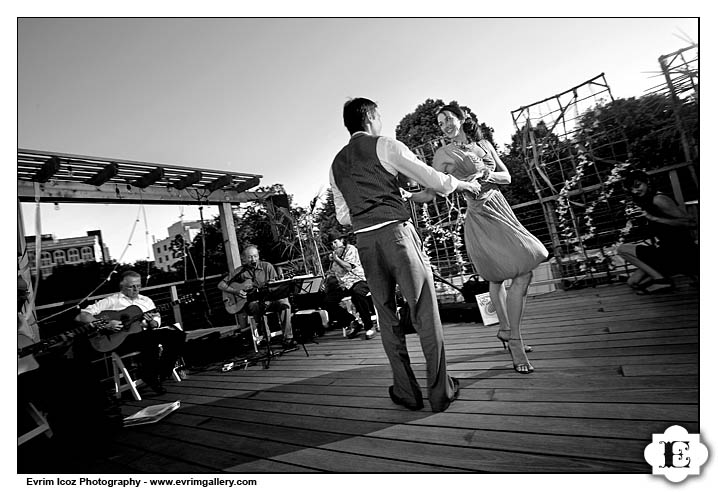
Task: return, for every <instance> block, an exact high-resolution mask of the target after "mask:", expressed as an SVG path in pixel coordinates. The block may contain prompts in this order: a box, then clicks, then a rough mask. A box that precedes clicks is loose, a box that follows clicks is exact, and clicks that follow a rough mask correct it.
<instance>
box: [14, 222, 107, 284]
mask: <svg viewBox="0 0 718 492" xmlns="http://www.w3.org/2000/svg"><path fill="white" fill-rule="evenodd" d="M25 243H26V244H27V252H28V260H29V263H30V270H31V271H32V272H34V271H35V265H36V263H37V258H35V246H36V244H37V240H36V237H35V236H25ZM109 259H110V252H109V250H108V249H107V246H106V245H105V244H104V243H103V242H102V233H101V232H100V231H87V236H80V237H68V238H62V239H57V238H56V237H55V236H54V235H52V234H43V235H42V236H40V265H39V266H40V274H41V275H42V276H43V277H47V276H48V275H50V274H51V273H52V271H53V270H54V268H55V267H56V266H58V265H65V264H68V265H79V264H80V263H88V262H91V261H97V262H104V261H109Z"/></svg>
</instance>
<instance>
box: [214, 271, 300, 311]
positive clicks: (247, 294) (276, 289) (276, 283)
mask: <svg viewBox="0 0 718 492" xmlns="http://www.w3.org/2000/svg"><path fill="white" fill-rule="evenodd" d="M300 282H301V279H299V278H298V277H294V278H290V279H285V280H271V281H269V282H267V285H265V286H264V287H252V288H251V289H245V290H242V287H241V283H237V282H231V283H230V284H229V286H230V287H232V288H233V289H237V290H240V291H241V292H243V294H231V293H229V292H226V291H222V300H223V301H224V307H225V309H226V310H227V312H228V313H229V314H237V313H238V312H240V311H241V310H242V309H243V308H244V306H245V304H247V303H248V302H252V301H259V300H263V301H276V300H277V299H284V298H285V297H289V296H290V295H292V294H294V292H295V290H296V287H297V286H298V285H301V283H300Z"/></svg>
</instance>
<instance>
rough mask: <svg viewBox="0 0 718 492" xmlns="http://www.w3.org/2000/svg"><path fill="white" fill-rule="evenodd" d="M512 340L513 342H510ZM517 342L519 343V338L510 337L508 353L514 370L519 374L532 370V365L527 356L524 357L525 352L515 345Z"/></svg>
mask: <svg viewBox="0 0 718 492" xmlns="http://www.w3.org/2000/svg"><path fill="white" fill-rule="evenodd" d="M512 342H514V343H513V344H512ZM518 343H521V340H515V339H512V340H509V341H508V347H509V353H510V354H511V360H512V361H513V363H514V370H515V371H516V372H518V373H519V374H529V373H532V372H534V367H533V366H532V365H531V363H530V362H529V359H528V357H526V352H524V351H523V350H521V347H520V346H518V345H517V344H518Z"/></svg>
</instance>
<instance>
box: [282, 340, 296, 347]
mask: <svg viewBox="0 0 718 492" xmlns="http://www.w3.org/2000/svg"><path fill="white" fill-rule="evenodd" d="M296 346H297V342H296V341H295V340H294V339H293V338H290V339H289V340H285V341H284V342H283V343H282V348H283V349H293V348H295V347H296Z"/></svg>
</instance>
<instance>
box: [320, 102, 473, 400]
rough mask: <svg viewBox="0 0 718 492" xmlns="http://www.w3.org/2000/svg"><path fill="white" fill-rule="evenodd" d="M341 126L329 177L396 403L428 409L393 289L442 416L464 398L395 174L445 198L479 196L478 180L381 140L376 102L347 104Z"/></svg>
mask: <svg viewBox="0 0 718 492" xmlns="http://www.w3.org/2000/svg"><path fill="white" fill-rule="evenodd" d="M344 126H346V128H347V130H348V131H349V134H350V135H351V138H350V140H349V143H348V144H347V145H346V146H345V147H344V148H343V149H342V150H341V151H339V153H338V154H337V156H336V157H335V158H334V162H333V163H332V167H331V172H330V173H329V182H330V183H331V186H332V191H333V193H334V205H335V208H336V212H337V220H338V221H339V223H340V224H342V225H349V224H351V225H352V227H353V229H354V233H355V234H356V238H357V248H358V250H359V257H360V259H361V263H362V265H363V266H364V273H365V274H366V279H367V282H368V283H369V289H370V290H371V293H372V297H373V301H374V306H375V307H376V310H377V318H378V321H379V327H380V329H381V340H382V344H383V346H384V351H385V352H386V355H387V357H388V359H389V364H390V365H391V370H392V373H393V375H394V385H393V386H391V387H389V396H390V397H391V399H392V401H393V402H394V403H396V404H398V405H402V406H404V407H406V408H409V409H410V410H419V409H421V408H423V406H424V404H423V396H422V392H421V388H420V387H419V384H418V383H417V381H416V377H415V376H414V373H413V371H412V369H411V361H410V360H409V353H408V351H407V348H406V338H405V335H404V333H403V331H402V330H401V328H400V327H399V319H398V317H397V313H396V296H395V291H396V284H397V283H398V284H399V288H400V289H401V292H402V294H403V296H404V298H405V299H406V300H407V302H408V304H409V310H410V312H411V321H412V323H413V325H414V327H415V329H416V332H417V333H418V335H419V339H420V342H421V348H422V350H423V352H424V358H425V359H426V380H427V390H428V393H429V395H428V396H429V403H430V405H431V409H432V410H433V411H434V412H443V411H444V410H446V409H447V408H449V405H450V404H451V402H452V401H453V400H455V399H456V398H457V396H458V395H459V381H458V380H457V379H456V378H452V377H450V376H449V375H448V374H447V371H446V355H445V353H444V332H443V328H442V326H441V320H440V319H439V306H438V304H437V302H436V292H435V290H434V281H433V275H432V272H431V266H430V264H429V258H428V257H427V256H426V255H425V254H424V253H423V251H422V244H421V240H420V239H419V237H418V235H417V234H416V230H415V229H414V226H413V225H412V224H411V222H410V221H409V213H408V211H407V209H406V208H405V206H404V201H403V199H402V193H401V191H400V188H399V180H398V175H399V174H401V175H403V176H405V177H407V178H409V179H412V180H414V181H416V182H418V183H419V184H421V185H423V186H425V187H426V188H428V189H430V190H433V191H435V192H438V193H442V194H449V193H452V192H454V191H469V192H471V193H477V194H478V193H479V192H480V190H481V185H479V184H478V183H477V182H464V181H459V180H457V179H456V178H454V177H453V176H450V175H445V174H441V173H438V172H436V171H435V170H434V169H433V168H432V167H431V166H427V165H426V164H424V163H423V162H421V161H420V160H419V159H418V158H417V157H416V155H414V153H412V152H411V151H410V150H409V149H408V147H407V146H406V145H404V144H403V143H401V142H399V141H398V140H395V139H392V138H388V137H382V136H379V135H380V133H381V128H382V124H381V115H380V114H379V110H378V109H377V105H376V103H374V102H373V101H371V100H369V99H364V98H356V99H352V100H350V101H348V102H347V103H346V104H345V105H344Z"/></svg>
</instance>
